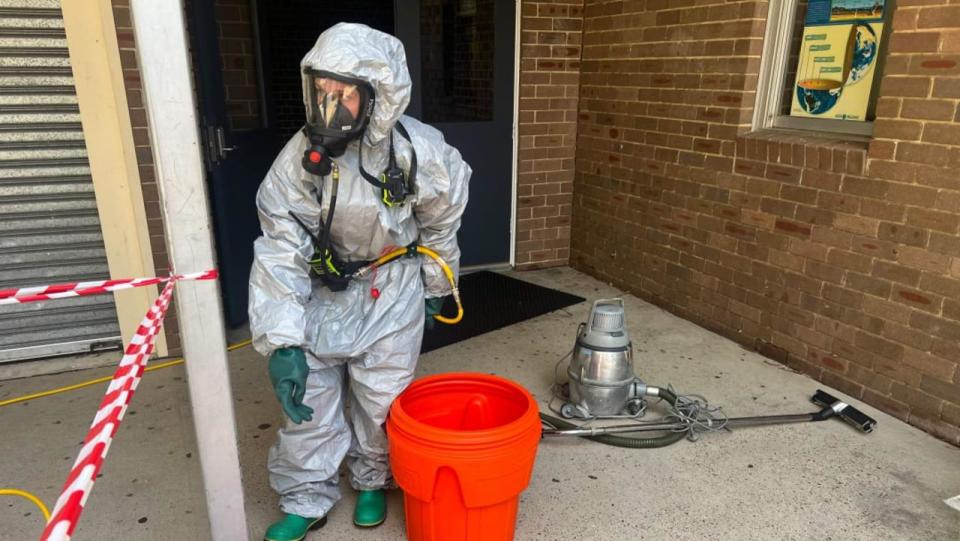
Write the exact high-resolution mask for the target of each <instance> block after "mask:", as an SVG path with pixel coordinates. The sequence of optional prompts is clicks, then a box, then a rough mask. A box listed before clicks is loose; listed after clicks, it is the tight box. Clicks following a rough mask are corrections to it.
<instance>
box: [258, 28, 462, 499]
mask: <svg viewBox="0 0 960 541" xmlns="http://www.w3.org/2000/svg"><path fill="white" fill-rule="evenodd" d="M300 67H301V73H302V72H303V70H304V69H306V68H313V69H315V70H324V71H329V72H333V73H336V74H340V75H345V76H351V77H354V78H358V79H363V80H365V81H367V82H369V83H370V84H372V85H373V88H374V90H375V92H376V102H375V108H374V111H373V113H372V116H371V119H370V123H369V126H368V128H367V130H366V132H365V133H364V135H362V136H361V139H358V140H354V141H353V142H351V143H350V144H349V146H348V148H347V150H346V152H345V153H344V155H343V156H340V157H338V158H334V159H333V161H334V163H336V164H337V165H338V166H339V168H340V174H341V179H340V189H339V194H338V197H337V204H336V210H335V214H334V220H333V225H332V226H331V231H330V238H331V243H332V246H333V248H334V250H335V251H336V252H337V253H338V255H339V256H340V257H341V258H342V259H343V260H345V261H358V260H369V259H374V258H376V257H378V256H380V255H382V253H383V252H384V251H385V250H386V249H387V248H389V247H391V246H398V247H399V246H406V245H408V244H410V243H412V242H414V241H417V242H418V243H420V244H421V245H423V246H426V247H429V248H432V249H433V250H435V251H437V252H438V253H439V254H440V255H441V256H442V257H443V258H444V259H445V260H446V261H447V262H448V263H449V264H450V266H451V268H452V269H453V270H454V274H455V275H458V270H459V258H460V250H459V247H458V246H457V237H456V233H457V229H458V228H459V227H460V218H461V216H462V214H463V210H464V207H465V206H466V204H467V184H468V181H469V179H470V175H471V169H470V166H468V165H467V164H466V163H465V162H464V161H463V159H462V158H461V157H460V153H459V152H458V151H457V150H456V149H454V148H453V147H451V146H449V145H447V144H446V143H445V142H444V140H443V136H442V135H441V133H440V132H439V131H437V130H436V129H434V128H432V127H430V126H427V125H425V124H422V123H420V122H418V121H417V120H415V119H412V118H409V117H404V116H402V114H403V111H404V110H405V109H406V107H407V104H408V103H409V101H410V85H411V82H410V74H409V72H408V70H407V63H406V57H405V54H404V49H403V45H402V44H401V43H400V41H398V40H397V39H396V38H394V37H392V36H389V35H387V34H383V33H381V32H378V31H375V30H372V29H370V28H368V27H366V26H363V25H356V24H338V25H336V26H334V27H332V28H330V29H329V30H327V31H325V32H324V33H323V34H321V36H320V38H319V39H318V40H317V43H316V45H314V47H313V49H311V50H310V52H309V53H307V55H306V56H305V57H304V58H303V60H302V61H301V64H300ZM307 84H309V82H308V80H307V77H304V85H305V86H304V89H305V90H306V89H307V87H306V85H307ZM308 96H309V92H304V99H305V100H306V99H308ZM398 121H399V122H401V123H402V124H403V126H404V127H405V128H406V129H407V131H408V132H409V134H410V136H411V138H412V141H413V145H414V147H415V148H416V153H417V161H418V166H417V175H416V184H415V194H414V195H412V196H410V197H408V198H407V200H406V203H405V204H403V205H397V206H393V207H387V206H386V205H385V204H384V203H383V202H382V201H381V198H380V191H379V189H378V188H375V187H374V186H372V185H371V184H369V183H367V182H366V181H365V180H364V179H363V178H362V177H361V176H360V173H359V169H358V165H357V158H358V152H357V151H358V148H359V144H360V142H361V140H362V142H363V144H364V149H363V160H364V169H366V170H367V171H368V172H370V173H371V174H373V175H374V176H378V175H379V173H380V172H381V171H383V170H384V169H385V168H386V167H387V159H388V148H389V141H388V135H389V133H390V130H391V129H393V127H394V124H395V123H396V122H398ZM394 142H395V148H396V157H397V160H398V163H399V165H400V167H401V168H402V169H403V170H404V171H407V172H409V168H410V145H409V143H408V142H407V140H406V139H404V138H403V137H398V136H396V134H395V136H394ZM307 145H308V140H307V138H306V137H305V136H304V135H303V133H302V132H298V133H297V135H295V136H294V137H293V138H292V139H291V140H290V141H289V142H288V143H287V145H286V146H285V147H284V149H283V150H282V151H281V153H280V155H279V156H278V157H277V159H276V161H275V162H274V163H273V166H272V167H271V169H270V171H269V172H268V173H267V176H266V178H265V179H264V181H263V184H262V185H261V187H260V191H259V193H258V195H257V207H258V211H259V215H260V223H261V226H262V229H263V236H261V237H260V238H259V239H257V241H256V244H255V246H254V252H255V258H254V263H253V268H252V269H251V273H250V305H249V312H250V328H251V331H252V334H253V343H254V347H255V348H256V349H257V351H259V352H260V353H261V354H263V355H269V354H270V353H271V352H272V351H273V350H275V349H277V348H281V347H285V346H300V347H302V348H303V350H304V352H305V353H306V355H307V362H308V364H309V366H310V374H309V376H308V380H307V390H306V396H305V397H304V401H303V402H304V404H306V405H308V406H310V407H311V408H313V411H314V413H313V420H312V421H306V422H304V423H302V424H299V425H295V424H293V423H292V422H290V421H289V420H287V424H286V426H285V427H284V428H283V429H281V430H280V431H279V432H278V438H277V441H276V443H275V445H274V446H273V448H272V449H271V450H270V454H269V459H268V467H269V469H270V484H271V486H272V487H273V489H274V490H275V491H277V492H278V493H279V494H280V507H281V509H282V510H283V512H285V513H291V514H296V515H300V516H305V517H319V516H323V515H325V514H326V513H327V512H328V511H329V510H330V508H331V507H332V506H333V505H334V504H335V503H336V502H337V500H339V498H340V491H339V488H338V486H337V480H338V474H337V471H338V468H339V466H340V464H341V462H342V461H343V459H344V457H348V466H349V469H350V473H351V484H352V485H353V487H354V488H356V489H360V490H369V489H377V488H383V487H387V486H390V485H391V484H392V477H391V474H390V469H389V464H388V460H387V440H386V434H385V432H384V429H383V424H384V422H385V420H386V416H387V411H388V409H389V407H390V404H391V403H392V402H393V400H394V398H396V396H397V395H398V394H399V393H400V392H401V391H403V389H405V388H406V386H407V385H408V384H409V383H410V381H411V380H412V379H413V370H414V367H415V365H416V360H417V356H418V354H419V351H420V342H421V340H422V337H423V324H424V299H425V298H429V297H438V296H444V295H448V294H449V293H450V285H449V283H448V282H447V280H446V278H445V277H444V275H443V273H442V272H441V269H440V267H439V266H438V265H437V264H436V263H434V262H433V261H432V260H429V259H421V258H402V259H400V260H398V261H395V262H393V263H390V264H389V265H386V266H384V267H382V268H381V269H379V271H378V272H377V273H376V275H375V276H368V277H366V278H364V279H362V280H354V281H352V282H351V283H350V285H349V287H348V288H347V289H346V290H345V291H341V292H336V293H335V292H332V291H330V290H329V289H327V288H326V287H324V286H323V285H322V284H321V283H320V281H319V280H317V279H312V278H311V276H310V273H309V270H310V268H309V266H308V263H307V260H308V258H310V256H311V255H312V254H313V245H312V243H311V239H310V237H309V236H308V235H307V234H306V233H305V232H304V231H303V230H302V229H301V228H300V227H299V226H298V225H297V223H296V222H295V221H294V220H293V219H292V218H291V217H290V214H289V213H288V212H290V211H292V212H293V213H295V214H296V215H297V216H298V217H300V218H301V219H302V220H303V221H304V222H305V223H306V224H307V225H308V226H309V227H311V228H312V230H313V231H314V232H316V231H317V229H318V224H319V223H320V220H325V219H326V216H327V210H328V202H329V194H330V188H331V182H330V180H329V179H324V178H321V177H318V176H315V175H311V174H309V173H307V172H306V171H305V170H304V169H303V167H302V166H301V158H302V157H303V154H304V151H305V150H306V148H307ZM318 192H319V193H320V195H321V197H320V199H321V201H322V203H320V202H318V198H317V195H318ZM371 287H376V288H378V289H379V290H380V291H381V294H380V296H379V298H376V299H374V298H373V296H372V295H371ZM345 401H347V402H348V403H349V415H348V414H347V413H345V410H344V402H345Z"/></svg>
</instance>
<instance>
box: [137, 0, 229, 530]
mask: <svg viewBox="0 0 960 541" xmlns="http://www.w3.org/2000/svg"><path fill="white" fill-rule="evenodd" d="M130 4H131V5H130V7H131V15H132V19H133V28H134V34H135V35H136V40H137V51H138V54H139V61H140V62H139V63H140V71H141V77H142V79H143V94H144V101H145V102H146V109H147V114H148V117H149V124H150V135H151V139H152V142H153V153H154V162H155V164H156V168H157V186H158V188H159V191H160V203H161V205H162V207H163V216H164V224H165V226H166V234H167V247H168V250H169V252H170V261H171V262H172V263H173V267H174V268H175V269H176V271H177V272H180V273H185V272H195V271H201V270H205V269H208V268H212V267H214V266H215V259H214V249H213V237H212V231H213V228H212V225H211V222H210V212H209V208H208V205H207V190H206V185H205V183H204V171H203V160H202V157H201V149H200V141H199V132H198V128H197V119H196V113H195V108H194V95H193V84H192V80H191V75H190V62H189V58H188V53H187V51H188V49H187V38H186V30H185V28H186V27H185V24H184V16H183V3H182V0H164V1H160V2H158V1H157V0H131V2H130ZM175 298H176V302H177V314H178V316H179V319H180V337H181V341H182V343H183V350H184V356H185V358H186V367H187V378H188V383H189V386H190V402H191V406H192V408H193V421H194V425H195V427H196V431H197V446H198V451H199V454H200V465H201V468H202V469H203V485H204V490H205V492H206V498H207V512H208V514H209V517H210V528H211V537H212V538H213V539H214V540H216V541H220V540H230V541H246V540H247V539H248V537H247V521H246V515H245V513H244V508H243V487H242V484H241V479H240V461H239V458H238V453H237V435H236V427H235V424H234V417H233V401H232V395H231V392H230V378H229V372H228V370H227V351H226V347H225V344H226V338H225V335H224V326H223V317H222V311H221V302H220V293H219V289H218V286H217V283H216V282H215V281H198V282H182V283H180V284H178V285H177V291H176V296H175Z"/></svg>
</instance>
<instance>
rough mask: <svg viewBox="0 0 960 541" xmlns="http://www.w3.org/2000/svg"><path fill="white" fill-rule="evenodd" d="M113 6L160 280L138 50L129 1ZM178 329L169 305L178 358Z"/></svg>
mask: <svg viewBox="0 0 960 541" xmlns="http://www.w3.org/2000/svg"><path fill="white" fill-rule="evenodd" d="M112 6H113V18H114V23H115V25H116V27H117V45H118V46H119V48H120V65H121V67H122V69H123V82H124V85H125V86H126V91H127V106H128V107H129V109H130V124H131V126H132V127H133V143H134V145H135V148H136V153H137V164H138V166H139V172H140V187H141V189H142V190H143V205H144V209H145V211H146V215H147V227H148V229H149V231H150V245H151V247H152V249H153V266H154V269H155V271H156V273H157V276H163V275H165V274H169V272H170V262H169V260H168V258H167V242H166V239H165V237H164V229H163V213H162V211H161V209H160V192H159V191H157V175H156V171H155V170H154V167H153V150H152V148H151V146H150V129H149V125H148V124H147V111H146V109H145V108H144V104H143V91H142V86H141V81H140V69H139V67H138V64H137V47H136V43H135V41H134V36H133V23H132V22H131V21H130V2H129V0H112ZM118 278H122V277H118ZM178 329H179V326H178V323H177V311H176V306H173V305H171V306H170V309H169V311H168V312H167V318H166V323H165V324H164V333H166V338H167V346H168V349H169V354H170V355H179V354H180V333H179V331H178Z"/></svg>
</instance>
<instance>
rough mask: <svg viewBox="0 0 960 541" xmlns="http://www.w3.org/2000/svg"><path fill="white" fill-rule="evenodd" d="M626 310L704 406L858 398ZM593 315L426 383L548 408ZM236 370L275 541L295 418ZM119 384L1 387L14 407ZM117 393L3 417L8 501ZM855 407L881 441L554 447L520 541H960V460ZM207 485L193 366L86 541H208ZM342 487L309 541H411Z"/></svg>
mask: <svg viewBox="0 0 960 541" xmlns="http://www.w3.org/2000/svg"><path fill="white" fill-rule="evenodd" d="M517 276H518V277H520V278H522V279H525V280H529V281H531V282H536V283H539V284H542V285H547V286H551V287H555V288H558V289H562V290H564V291H569V292H571V293H575V294H578V295H581V296H584V297H587V298H588V299H595V298H600V297H610V296H615V295H618V294H619V292H618V291H616V290H614V289H612V288H610V287H608V286H606V285H604V284H602V283H600V282H598V281H595V280H593V279H591V278H589V277H587V276H585V275H583V274H579V273H577V272H575V271H572V270H570V269H552V270H544V271H537V272H529V273H521V274H517ZM626 302H627V308H628V313H627V321H628V324H629V327H630V329H631V333H632V336H633V339H634V343H635V344H636V346H637V356H636V367H637V372H638V374H639V375H640V376H642V377H643V378H644V379H645V380H646V381H648V382H649V383H651V384H656V385H661V386H666V385H667V384H672V385H673V386H674V387H675V388H676V389H677V390H679V391H681V392H686V393H700V394H703V395H706V396H707V397H708V398H709V399H710V400H711V402H713V403H716V404H719V405H722V406H724V408H725V410H726V411H727V412H728V414H730V415H733V416H743V415H759V414H767V413H797V412H805V411H810V410H811V409H812V407H811V404H810V403H809V402H808V400H809V397H810V396H811V395H812V393H813V392H814V391H815V390H816V389H817V388H824V389H825V390H828V392H831V393H832V394H835V395H836V396H841V397H842V396H843V395H842V393H839V392H837V391H830V390H829V389H827V388H826V387H823V386H822V385H821V384H819V383H817V382H815V381H813V380H812V379H810V378H808V377H806V376H804V375H800V374H796V373H794V372H792V371H790V370H788V369H786V368H784V367H783V366H780V365H778V364H776V363H774V362H772V361H769V360H767V359H765V358H763V357H761V356H759V355H757V354H755V353H751V352H749V351H745V350H743V349H741V348H740V347H739V346H738V345H737V344H735V343H733V342H730V341H728V340H726V339H724V338H721V337H719V336H717V335H714V334H712V333H710V332H708V331H706V330H704V329H702V328H700V327H697V326H695V325H693V324H691V323H689V322H686V321H684V320H681V319H678V318H676V317H674V316H672V315H670V314H668V313H666V312H664V311H662V310H660V309H658V308H656V307H653V306H651V305H648V304H646V303H644V302H642V301H640V300H638V299H636V298H633V297H630V296H627V297H626ZM466 308H467V311H468V312H467V314H468V316H469V310H470V307H469V306H468V307H466ZM588 310H589V305H588V303H582V304H580V305H576V306H573V307H570V308H569V309H568V310H561V311H558V312H554V313H551V314H547V315H544V316H542V317H539V318H536V319H534V320H530V321H527V322H524V323H522V324H518V325H515V326H513V327H510V328H507V329H502V330H500V331H497V332H495V333H490V334H487V335H484V336H481V337H477V338H474V339H472V340H469V341H465V342H461V343H459V344H455V345H453V346H450V347H447V348H443V349H440V350H437V351H434V352H432V353H430V354H428V355H425V356H424V357H423V358H422V359H421V362H420V366H419V368H418V374H420V375H426V374H432V373H438V372H445V371H452V370H472V371H480V372H494V373H497V374H500V375H504V376H506V377H509V378H511V379H513V380H516V381H518V382H520V383H521V384H523V385H525V386H526V387H527V388H528V389H530V390H531V392H533V393H534V394H535V395H536V397H537V398H538V399H539V400H540V401H541V404H542V405H545V404H546V400H547V399H548V398H549V396H548V392H549V391H548V390H549V387H550V384H551V382H552V378H553V368H554V363H555V362H556V360H557V359H558V358H560V357H561V356H562V355H563V354H564V353H566V352H567V350H568V349H569V348H570V347H571V346H572V343H571V342H572V338H573V333H574V332H575V329H576V326H577V323H578V322H580V321H582V320H583V319H585V317H586V314H587V312H588ZM230 357H231V367H232V385H233V388H234V395H235V399H236V406H237V407H236V412H237V423H238V430H239V438H240V452H241V460H242V464H243V465H244V486H245V492H246V502H247V513H248V520H249V523H250V532H251V539H259V536H260V535H262V532H263V529H264V528H265V527H266V525H267V524H269V523H270V522H271V521H272V520H274V519H275V518H276V517H277V516H278V513H277V511H276V508H275V497H274V495H273V494H272V493H271V491H270V489H269V487H268V484H267V474H266V469H265V467H264V462H265V458H266V453H267V449H268V447H269V445H270V444H271V443H272V441H273V435H274V431H275V430H276V427H277V426H278V425H279V424H280V422H281V413H280V410H279V408H278V407H277V406H276V405H275V401H274V398H273V396H272V393H271V391H270V388H269V385H268V384H267V382H266V373H265V362H264V360H263V359H262V358H261V357H260V356H259V355H257V354H256V353H255V352H254V351H253V350H251V349H249V348H245V349H241V350H238V351H236V352H234V353H232V354H231V355H230ZM111 372H112V370H110V369H102V368H101V369H94V370H86V371H81V372H72V373H65V374H59V375H49V376H38V377H33V378H29V379H19V380H10V381H0V400H2V399H3V398H8V397H11V396H18V395H21V394H25V393H29V392H33V391H37V390H43V389H48V388H51V387H56V386H59V385H65V384H69V383H73V382H76V381H80V380H84V379H88V378H92V377H97V376H101V375H107V374H109V373H111ZM103 388H104V387H103V386H102V385H98V386H95V387H91V388H87V389H84V390H79V391H75V392H71V393H68V394H63V395H59V396H56V397H51V398H45V399H41V400H37V401H34V402H29V403H25V404H22V405H15V406H9V407H6V408H0V434H3V437H2V438H0V453H2V456H3V457H4V458H3V462H2V465H0V486H3V487H16V488H22V489H27V490H30V491H33V492H35V493H36V494H37V495H39V496H40V497H41V498H42V499H44V500H45V501H46V502H48V503H49V504H52V503H53V501H54V499H55V497H56V495H57V492H58V490H59V488H60V486H61V483H62V482H63V480H64V478H65V476H66V473H67V471H68V469H69V467H70V465H71V464H72V462H73V460H74V457H75V454H76V452H77V450H78V447H79V443H80V440H81V438H82V437H83V435H84V434H85V433H86V430H87V427H88V424H89V422H90V418H91V416H92V414H93V412H94V410H95V409H96V407H97V404H98V403H99V400H100V398H101V395H102V392H103ZM852 402H853V403H854V404H856V405H857V406H858V407H861V408H862V409H863V410H864V411H866V412H867V413H868V414H869V415H872V416H873V417H874V418H876V419H877V421H878V423H879V424H878V427H877V430H876V431H875V432H874V433H873V434H870V435H862V434H859V433H857V432H855V431H854V430H853V429H851V428H850V427H848V426H846V425H844V424H843V423H841V422H838V421H837V422H834V421H829V422H825V423H817V424H804V425H794V426H788V427H770V428H754V429H743V430H739V431H736V432H732V433H723V434H708V435H705V436H703V438H702V439H701V440H700V441H698V442H689V441H682V442H680V443H678V444H676V445H674V446H671V447H669V448H665V449H657V450H627V449H620V448H614V447H607V446H603V445H599V444H596V443H591V442H587V441H582V440H576V439H556V440H547V441H544V442H543V443H542V445H541V446H540V450H539V454H538V458H537V463H536V467H535V470H534V475H533V480H532V482H531V484H530V487H529V488H528V489H527V490H526V492H524V493H523V495H522V497H521V505H520V513H519V517H518V520H517V535H516V539H518V540H614V539H698V540H699V539H797V540H801V539H813V538H816V539H845V540H846V539H864V540H867V539H869V540H874V539H924V540H931V539H960V513H958V512H957V511H955V510H953V509H951V508H950V507H948V506H946V505H945V504H944V503H943V500H944V499H945V498H949V497H951V496H954V495H956V494H958V493H960V449H957V448H955V447H952V446H950V445H947V444H946V443H944V442H941V441H939V440H936V439H934V438H932V437H930V436H928V435H927V434H925V433H923V432H921V431H919V430H917V429H915V428H913V427H911V426H909V425H907V424H905V423H902V422H900V421H898V420H896V419H895V418H893V417H890V416H888V415H885V414H883V413H880V412H878V411H876V410H874V409H873V408H871V407H869V406H864V405H862V404H860V403H858V402H856V401H852ZM654 414H655V413H654ZM651 415H653V414H651ZM199 477H200V470H199V464H198V461H197V458H196V449H195V443H194V436H193V428H192V423H191V417H190V408H189V405H188V398H187V390H186V382H185V380H184V375H183V370H182V367H176V368H170V369H165V370H160V371H157V372H153V373H149V374H147V376H146V377H145V378H144V381H143V383H142V384H141V386H140V388H139V390H138V392H137V395H136V396H135V397H134V401H133V404H132V406H131V409H130V411H129V412H128V416H127V418H126V419H125V421H124V424H123V426H122V427H121V430H120V432H119V434H118V436H117V438H116V440H115V442H114V445H113V447H112V448H111V450H110V455H109V457H108V458H107V463H106V466H105V468H104V470H103V478H102V479H100V480H99V481H98V483H97V484H96V486H95V488H94V492H93V496H92V497H91V498H90V500H89V501H88V504H87V509H86V511H85V512H84V515H83V517H82V519H81V522H80V526H79V529H78V530H77V533H76V535H75V539H78V540H83V539H137V540H157V541H160V540H163V541H167V540H171V539H184V540H203V539H208V538H209V534H208V532H207V525H206V524H207V523H206V514H205V509H204V503H203V501H204V500H203V491H202V487H201V483H200V478H199ZM344 486H345V492H346V494H347V497H346V499H345V501H344V502H342V503H341V504H340V505H339V506H337V507H336V508H334V510H333V511H332V512H331V515H330V522H329V524H328V525H327V526H326V527H325V528H323V529H322V530H319V532H318V533H316V534H312V535H311V536H308V539H310V540H320V539H324V540H326V539H357V540H360V539H370V540H375V539H376V540H388V539H389V540H392V539H397V540H400V539H404V534H403V528H404V525H403V523H404V521H403V513H402V500H401V496H400V494H399V492H397V491H394V492H393V493H392V494H391V499H390V515H389V516H388V518H387V521H386V523H385V524H384V525H383V526H381V527H380V528H378V529H376V530H373V531H358V530H357V529H355V528H354V527H353V526H352V524H351V519H350V516H351V510H352V505H353V501H352V499H353V494H352V491H351V490H350V489H349V487H348V484H347V483H344ZM40 523H41V519H40V517H39V516H38V512H37V511H35V510H34V509H33V508H32V506H31V505H30V504H29V503H27V502H25V501H20V500H18V499H7V498H4V499H0V524H2V527H0V539H3V540H7V539H10V540H14V539H17V540H19V539H33V538H35V537H36V535H37V534H38V533H39V531H40V529H41V525H40Z"/></svg>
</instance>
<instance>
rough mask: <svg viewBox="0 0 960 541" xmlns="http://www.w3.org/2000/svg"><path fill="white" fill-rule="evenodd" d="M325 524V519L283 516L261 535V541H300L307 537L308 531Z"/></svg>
mask: <svg viewBox="0 0 960 541" xmlns="http://www.w3.org/2000/svg"><path fill="white" fill-rule="evenodd" d="M326 523H327V517H325V516H323V517H320V518H306V517H301V516H298V515H285V516H284V517H283V518H282V519H281V520H279V521H277V522H274V523H273V524H271V525H270V527H269V528H267V533H265V534H263V541H300V540H301V539H303V538H304V537H306V536H307V532H309V531H310V530H316V529H317V528H322V527H323V525H324V524H326Z"/></svg>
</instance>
